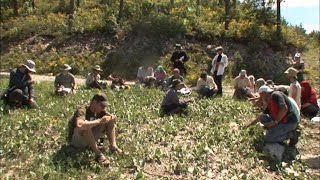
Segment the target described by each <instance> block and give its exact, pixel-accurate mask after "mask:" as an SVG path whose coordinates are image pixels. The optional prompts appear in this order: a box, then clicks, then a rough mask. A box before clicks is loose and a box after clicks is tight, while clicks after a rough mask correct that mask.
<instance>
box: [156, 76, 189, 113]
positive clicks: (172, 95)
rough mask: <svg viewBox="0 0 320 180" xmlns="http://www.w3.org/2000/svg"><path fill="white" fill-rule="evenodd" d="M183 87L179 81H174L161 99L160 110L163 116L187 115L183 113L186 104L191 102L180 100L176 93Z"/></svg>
mask: <svg viewBox="0 0 320 180" xmlns="http://www.w3.org/2000/svg"><path fill="white" fill-rule="evenodd" d="M183 87H185V85H184V84H183V83H182V82H181V81H180V80H179V79H174V80H173V81H172V85H171V86H170V88H169V90H168V91H167V92H166V95H165V96H164V98H163V101H162V106H161V110H162V113H163V114H164V115H171V114H182V113H183V114H187V112H186V111H185V110H186V108H187V104H188V102H190V101H191V100H180V99H179V97H178V91H179V90H181V89H182V88H183Z"/></svg>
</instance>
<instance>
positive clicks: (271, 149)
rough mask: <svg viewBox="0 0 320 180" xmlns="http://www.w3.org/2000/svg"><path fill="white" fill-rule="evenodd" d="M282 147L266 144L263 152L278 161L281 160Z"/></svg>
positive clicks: (275, 144) (276, 144)
mask: <svg viewBox="0 0 320 180" xmlns="http://www.w3.org/2000/svg"><path fill="white" fill-rule="evenodd" d="M284 149H285V148H284V147H283V146H282V145H280V144H278V143H268V144H266V145H265V146H264V147H263V151H264V152H267V153H269V154H270V155H273V156H275V157H276V158H277V159H278V160H279V161H281V160H282V156H283V153H284Z"/></svg>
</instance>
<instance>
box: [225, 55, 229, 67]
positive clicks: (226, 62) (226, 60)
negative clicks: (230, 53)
mask: <svg viewBox="0 0 320 180" xmlns="http://www.w3.org/2000/svg"><path fill="white" fill-rule="evenodd" d="M227 66H228V57H227V56H226V55H224V67H227Z"/></svg>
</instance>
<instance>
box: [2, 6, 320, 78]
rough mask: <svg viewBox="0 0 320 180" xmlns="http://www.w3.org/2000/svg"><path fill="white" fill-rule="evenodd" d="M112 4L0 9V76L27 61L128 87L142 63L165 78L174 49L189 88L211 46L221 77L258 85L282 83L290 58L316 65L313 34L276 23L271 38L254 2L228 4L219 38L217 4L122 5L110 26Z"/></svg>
mask: <svg viewBox="0 0 320 180" xmlns="http://www.w3.org/2000/svg"><path fill="white" fill-rule="evenodd" d="M235 2H236V1H235ZM118 3H119V2H118V1H115V0H107V1H101V2H94V1H90V0H83V1H80V4H79V6H77V7H76V9H75V11H74V13H73V14H71V15H70V9H69V8H70V7H69V6H68V3H67V2H66V1H64V0H61V1H60V2H59V3H58V2H51V1H35V5H36V8H35V9H30V6H28V4H23V5H22V6H21V8H20V9H19V13H20V14H19V16H15V17H13V15H12V11H11V9H10V6H8V5H7V4H5V6H2V8H3V12H4V13H3V14H2V18H1V19H2V22H1V28H0V32H1V33H0V37H1V49H0V50H1V69H5V70H7V69H9V68H12V67H15V66H16V65H17V63H21V62H23V61H24V60H25V59H27V58H31V59H33V60H35V61H36V63H37V68H38V73H41V74H42V73H54V74H55V73H57V72H58V71H59V67H60V65H61V64H63V63H68V64H70V65H71V66H72V67H73V73H74V74H79V75H86V74H87V73H88V71H89V70H90V67H91V66H92V65H93V64H101V65H103V66H104V70H105V72H104V73H105V74H106V75H107V74H109V73H111V72H116V73H118V74H120V75H122V76H124V77H125V78H127V79H134V78H135V75H136V69H137V68H138V67H139V66H140V65H141V64H145V63H147V64H149V65H153V66H155V65H157V64H163V65H164V66H165V67H166V68H167V69H168V70H169V71H170V68H169V67H170V64H169V62H168V61H169V58H170V55H171V53H172V52H173V50H174V49H173V47H174V44H175V43H177V42H178V43H181V44H182V45H183V46H184V48H185V50H186V51H187V53H188V54H189V55H190V57H191V58H190V59H191V60H190V62H189V63H188V64H187V67H188V69H189V72H190V73H189V74H188V76H187V79H188V80H189V81H190V83H194V81H195V79H197V76H198V74H199V72H200V71H202V70H207V69H208V67H207V64H208V62H209V61H210V59H211V58H212V56H213V50H212V49H213V48H214V47H216V46H218V45H222V46H224V47H225V51H226V54H227V55H228V56H229V59H230V61H231V65H230V66H229V68H228V69H229V70H228V77H230V78H231V77H234V76H235V75H237V74H238V72H239V70H240V69H247V70H248V72H249V74H253V75H255V76H256V77H257V78H258V77H264V78H265V79H273V80H274V81H275V82H277V83H286V79H285V77H284V76H283V71H284V70H285V69H286V68H287V67H288V66H289V65H288V62H289V61H290V59H288V57H289V56H290V55H291V54H293V53H295V52H296V51H299V52H302V54H303V55H304V53H305V54H307V56H306V57H307V59H305V61H306V62H308V61H309V62H310V63H309V62H308V63H307V64H314V63H315V62H317V61H318V59H319V56H317V52H315V49H316V50H317V48H315V47H317V45H318V41H317V40H318V38H319V36H318V34H319V33H317V32H315V33H313V35H306V34H305V32H304V30H303V29H301V27H292V26H288V25H286V23H283V24H282V33H281V35H279V34H277V33H276V29H275V26H273V24H274V23H275V22H274V18H272V17H275V12H274V10H273V9H271V8H270V7H271V5H269V4H268V5H265V7H264V10H263V11H262V10H261V5H257V4H255V3H253V1H247V3H240V2H237V4H236V6H235V5H234V4H233V5H232V6H231V11H230V14H231V17H232V18H231V21H230V23H229V29H228V30H224V17H223V14H224V4H223V3H222V4H221V2H218V1H217V2H215V3H213V4H211V3H209V1H204V2H202V3H201V4H200V5H197V4H195V3H193V2H191V1H186V0H180V1H179V0H177V1H175V4H174V7H173V8H172V7H171V6H169V5H170V4H168V2H158V1H153V0H143V1H141V2H140V1H139V2H138V1H135V0H132V1H128V2H126V3H125V6H124V15H123V18H122V19H121V20H118V19H117V16H118V10H119V4H118ZM6 5H7V6H6ZM208 47H211V49H210V48H208ZM310 51H313V52H311V53H309V52H310ZM309 54H311V55H310V56H309ZM312 54H313V55H312ZM111 67H112V68H111ZM318 67H319V66H310V67H309V69H307V72H308V75H307V76H308V78H309V79H311V80H312V82H313V83H316V82H318V80H317V79H316V76H315V74H317V73H316V72H318V71H317V70H319V69H318ZM123 69H126V71H123Z"/></svg>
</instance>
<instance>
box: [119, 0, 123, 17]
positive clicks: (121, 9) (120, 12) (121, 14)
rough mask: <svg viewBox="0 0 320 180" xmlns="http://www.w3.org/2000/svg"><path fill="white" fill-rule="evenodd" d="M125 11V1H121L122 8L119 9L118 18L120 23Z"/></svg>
mask: <svg viewBox="0 0 320 180" xmlns="http://www.w3.org/2000/svg"><path fill="white" fill-rule="evenodd" d="M123 9H124V0H120V7H119V16H118V22H119V21H120V20H121V19H122V17H123Z"/></svg>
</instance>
